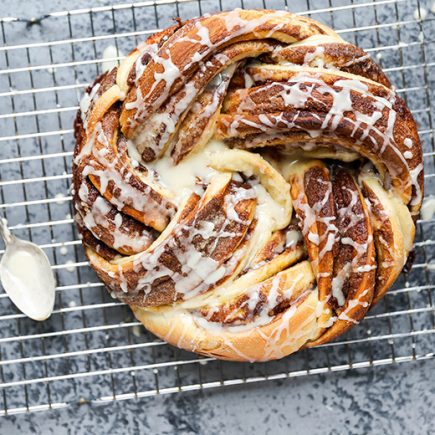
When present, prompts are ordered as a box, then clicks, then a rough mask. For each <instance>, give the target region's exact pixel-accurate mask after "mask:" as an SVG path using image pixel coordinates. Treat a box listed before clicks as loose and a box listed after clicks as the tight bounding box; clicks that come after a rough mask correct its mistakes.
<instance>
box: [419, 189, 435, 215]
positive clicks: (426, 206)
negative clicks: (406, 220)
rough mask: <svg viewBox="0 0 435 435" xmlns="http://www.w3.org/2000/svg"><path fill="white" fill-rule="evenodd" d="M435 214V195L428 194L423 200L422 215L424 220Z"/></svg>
mask: <svg viewBox="0 0 435 435" xmlns="http://www.w3.org/2000/svg"><path fill="white" fill-rule="evenodd" d="M434 215H435V196H432V195H431V196H428V197H427V198H425V199H424V200H423V204H422V206H421V212H420V216H421V219H422V220H424V221H430V220H432V219H433V217H434Z"/></svg>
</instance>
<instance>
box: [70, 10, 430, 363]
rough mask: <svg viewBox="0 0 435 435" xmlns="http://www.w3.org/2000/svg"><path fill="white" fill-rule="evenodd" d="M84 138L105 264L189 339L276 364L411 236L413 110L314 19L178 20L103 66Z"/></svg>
mask: <svg viewBox="0 0 435 435" xmlns="http://www.w3.org/2000/svg"><path fill="white" fill-rule="evenodd" d="M75 134H76V139H77V145H76V148H75V155H74V178H73V182H74V205H75V210H76V215H75V219H76V222H77V225H78V228H79V230H80V233H81V235H82V238H83V244H84V246H85V251H86V255H87V256H88V258H89V261H90V263H91V266H92V267H93V268H94V270H95V272H96V273H97V275H98V276H99V277H100V278H101V280H102V281H103V282H104V283H105V284H106V286H107V288H108V289H109V291H110V292H111V293H112V295H113V297H115V298H118V299H119V300H121V301H124V302H126V303H127V304H129V305H130V306H131V308H132V310H133V311H134V313H135V315H136V317H137V318H138V319H139V320H140V321H141V322H142V323H143V324H144V325H145V327H146V328H147V329H148V330H150V331H151V332H153V333H154V334H156V335H157V336H159V337H161V338H162V339H163V340H166V341H167V342H169V343H171V344H173V345H176V346H179V347H181V348H184V349H187V350H190V351H193V352H197V353H200V354H204V355H212V356H215V357H217V358H222V359H229V360H238V361H255V360H257V361H264V360H270V359H276V358H281V357H283V356H285V355H288V354H290V353H292V352H295V351H297V350H298V349H300V348H302V347H310V346H316V345H318V344H320V343H325V342H327V341H329V340H332V339H334V338H335V337H337V336H338V335H340V334H342V333H343V332H345V331H346V330H348V329H349V328H350V327H352V326H353V325H355V324H356V323H358V322H359V321H360V320H361V319H362V318H363V317H364V315H365V314H366V313H367V311H368V310H369V308H370V307H371V306H373V304H375V303H377V302H378V301H379V299H380V298H381V297H382V296H383V295H384V294H385V292H386V291H387V290H388V288H389V287H390V286H391V285H392V283H393V282H394V280H395V279H396V277H397V276H398V274H399V273H400V271H401V270H402V268H403V266H404V264H405V262H406V260H407V257H408V254H409V252H410V250H411V249H412V243H413V239H414V232H415V224H414V222H415V217H416V216H417V214H418V213H419V210H420V206H421V201H422V194H423V161H422V151H421V146H420V141H419V137H418V133H417V127H416V124H415V121H414V119H413V117H412V115H411V113H410V111H409V109H408V107H407V106H406V104H405V102H404V101H403V100H402V99H401V98H400V96H399V95H398V94H397V93H396V92H395V91H394V88H392V86H391V84H390V82H389V80H388V78H387V77H386V75H385V74H384V73H383V71H382V70H381V68H380V67H379V66H378V65H377V64H376V63H375V62H374V61H373V60H372V59H371V58H370V57H369V55H368V54H366V53H365V52H363V51H362V50H361V49H359V48H357V47H355V46H353V45H352V44H349V43H347V42H345V41H343V40H342V39H341V38H340V37H339V36H338V35H337V34H336V33H335V32H334V31H333V30H331V29H329V28H328V27H326V26H324V25H322V24H320V23H317V22H315V21H313V20H310V19H308V18H304V17H299V16H296V15H293V14H291V13H288V12H278V11H266V10H238V9H237V10H234V11H230V12H223V13H218V14H215V15H208V16H205V17H201V18H195V19H193V20H189V21H186V22H181V21H179V22H177V23H176V24H174V25H173V26H172V27H170V28H168V29H166V30H164V31H163V32H160V33H157V34H155V35H154V36H152V37H151V38H149V39H148V40H146V41H145V42H144V43H142V44H140V45H139V46H138V47H137V48H136V49H134V50H133V51H132V52H131V53H130V54H129V55H128V56H127V58H126V59H125V60H123V61H122V63H121V65H120V66H119V67H118V68H114V69H113V70H112V71H110V72H108V73H105V74H103V75H102V76H100V77H98V78H97V79H96V81H95V82H94V84H93V85H92V86H91V87H89V88H88V89H87V91H86V93H85V95H84V97H83V99H82V101H81V104H80V110H79V113H78V115H77V119H76V123H75Z"/></svg>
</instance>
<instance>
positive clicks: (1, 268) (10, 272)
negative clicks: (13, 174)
mask: <svg viewBox="0 0 435 435" xmlns="http://www.w3.org/2000/svg"><path fill="white" fill-rule="evenodd" d="M0 222H1V223H0V230H1V235H2V237H3V239H4V241H5V244H6V251H5V253H4V255H3V258H2V260H1V263H0V278H1V282H2V284H3V287H4V289H5V291H6V293H7V294H8V296H9V298H10V299H11V301H12V302H13V303H14V304H15V305H16V306H17V308H18V309H19V310H20V311H22V312H23V313H24V314H25V315H26V316H28V317H30V318H31V319H33V320H45V319H47V318H48V317H50V315H51V313H52V311H53V306H54V298H55V280H54V276H53V272H52V270H51V266H50V262H49V261H48V258H47V256H46V255H45V253H44V252H43V251H42V249H41V248H39V247H38V246H36V245H35V244H34V243H30V242H26V241H23V240H19V239H17V238H16V237H15V236H13V235H12V234H11V233H10V232H9V230H8V228H7V226H6V224H7V222H6V221H5V220H2V221H0Z"/></svg>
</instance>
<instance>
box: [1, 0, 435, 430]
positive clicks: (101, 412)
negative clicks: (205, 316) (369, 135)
mask: <svg viewBox="0 0 435 435" xmlns="http://www.w3.org/2000/svg"><path fill="white" fill-rule="evenodd" d="M271 1H273V0H271ZM365 1H367V0H365ZM358 2H359V1H355V3H358ZM90 3H92V5H94V6H100V5H106V4H116V3H122V1H114V2H110V1H93V2H89V1H85V0H76V1H74V2H72V1H67V0H52V1H48V0H42V1H38V2H36V1H35V2H33V1H32V2H30V1H15V2H12V1H5V0H0V15H4V16H17V17H26V18H32V17H40V16H43V15H44V14H46V13H47V12H49V11H58V10H64V9H68V8H69V9H71V8H81V7H86V6H89V5H90ZM205 3H207V5H210V4H211V2H210V1H208V2H204V4H205ZM224 3H225V5H224V6H225V7H226V8H229V7H230V5H232V4H234V2H231V1H228V2H224ZM245 3H246V4H245V6H248V3H250V2H249V1H248V0H246V2H245ZM275 3H276V4H277V6H279V4H284V1H280V0H277V1H276V2H275ZM290 3H291V2H290V1H289V2H288V4H289V5H290ZM295 3H298V4H302V3H304V4H308V5H309V6H311V7H316V8H321V7H329V5H330V4H333V5H335V6H346V5H349V4H350V1H348V0H332V2H329V0H311V2H306V1H305V0H303V1H298V2H293V3H292V4H295ZM360 3H361V2H360ZM420 3H421V4H422V5H423V6H424V7H425V8H426V9H429V8H430V6H431V1H430V0H425V1H423V2H420ZM215 4H217V1H216V2H215ZM237 5H240V4H239V3H238V4H237ZM253 5H254V3H253ZM416 5H417V1H416V0H411V1H409V2H404V3H401V4H400V7H401V8H404V10H406V11H407V12H406V13H404V15H403V17H404V18H403V19H404V20H405V19H408V18H409V17H410V16H411V17H412V13H413V11H414V10H415V8H416ZM254 6H257V7H259V6H261V1H260V2H256V3H255V5H254ZM392 8H393V6H392ZM299 10H301V8H299ZM391 10H394V9H391ZM184 13H186V14H188V12H186V10H184ZM337 16H341V15H337ZM171 18H172V16H171V15H170V13H169V12H168V14H167V15H166V16H163V15H162V17H161V23H159V24H162V25H163V24H165V23H166V22H167V21H169V20H170V19H171ZM318 18H319V19H320V18H321V17H318ZM326 18H327V17H326ZM370 19H371V18H370V17H369V18H367V23H369V22H370ZM378 19H379V20H380V22H383V21H382V15H381V16H380V17H378ZM385 21H388V17H385ZM59 22H61V21H59ZM42 23H43V24H42V25H36V26H35V25H34V26H32V27H31V29H30V30H27V31H26V29H25V25H23V26H21V27H20V28H17V29H18V30H17V31H16V33H15V34H14V35H13V36H14V38H15V41H16V42H17V43H19V42H20V41H21V42H22V41H29V42H30V41H32V40H33V41H37V40H39V39H41V38H42V39H45V40H50V39H54V38H56V37H59V38H62V37H67V36H65V34H66V30H65V28H56V21H54V24H53V23H51V22H48V21H44V20H43V21H42ZM74 23H75V25H76V26H77V27H76V28H75V29H74V37H79V36H80V34H81V32H80V30H81V28H80V26H81V23H80V21H74ZM99 24H100V25H101V26H102V28H103V29H104V30H105V31H107V29H108V28H109V27H110V20H108V21H107V22H101V23H99ZM335 25H340V23H339V22H338V23H337V22H336V23H335ZM129 26H130V24H129V23H124V25H123V28H122V30H123V31H126V29H128V28H129ZM83 28H84V30H83V33H82V34H85V33H84V32H85V31H87V30H86V29H85V24H83ZM412 31H413V32H415V29H414V30H412ZM26 32H32V33H31V35H32V37H31V38H29V37H28V33H26ZM389 32H392V30H391V29H387V32H386V34H385V35H382V37H383V38H384V39H383V44H384V45H387V43H388V41H389V38H391V40H392V41H394V37H395V36H394V35H392V33H391V35H390V34H389ZM432 34H433V33H431V32H427V35H426V37H428V38H430V40H431V41H432V38H433V37H432ZM417 36H418V35H417V33H412V34H411V35H410V37H409V40H415V39H416V37H417ZM370 38H371V36H370V35H366V34H365V33H364V32H362V31H361V32H360V33H359V39H360V41H358V42H359V43H361V44H362V45H363V46H364V45H366V46H370V44H372V43H373V41H371V40H370ZM392 43H394V42H392ZM86 49H87V48H86V47H84V48H83V51H85V50H86ZM98 49H99V50H100V47H99V48H98ZM127 49H128V48H127ZM124 51H125V52H126V51H127V50H124ZM32 54H33V52H32ZM56 54H58V53H56ZM88 54H89V53H81V52H78V54H77V55H78V56H82V55H83V57H84V58H86V56H87V55H88ZM68 55H70V54H68ZM408 55H409V56H411V54H410V53H409V54H408ZM427 55H428V56H433V51H432V50H429V49H428V50H427ZM41 56H46V53H45V52H44V51H43V50H41ZM59 56H60V57H59V59H60V60H62V53H60V54H59ZM384 56H387V53H386V54H384ZM66 59H67V60H68V58H66ZM60 60H57V61H60ZM389 61H391V62H394V59H393V60H391V59H389ZM416 62H417V61H416ZM23 64H26V62H24V63H22V65H23ZM17 65H20V63H19V62H17ZM418 73H419V72H418V71H416V72H415V74H417V75H418ZM86 74H87V75H86ZM92 74H94V73H93V72H92V71H85V72H84V73H83V77H80V79H81V80H90V79H91V78H92ZM413 74H414V73H413ZM65 75H66V73H65ZM392 75H393V76H394V77H393V78H394V80H395V82H398V81H400V80H401V79H403V77H400V76H399V74H398V73H397V74H395V73H394V72H392ZM57 77H58V80H59V81H60V82H61V83H63V82H62V73H61V72H59V73H58V75H57ZM36 79H38V77H37V78H36ZM417 79H418V77H417ZM68 80H69V78H68V77H67V78H66V79H65V83H67V84H69V83H70V81H68ZM403 80H404V79H403ZM412 80H413V79H412V77H411V78H409V77H408V78H407V81H408V82H406V83H401V85H402V86H406V85H408V86H409V82H412ZM1 90H2V91H3V89H1ZM419 99H420V100H421V96H419V95H416V96H415V101H416V107H419V104H421V102H420V100H419ZM70 102H71V101H69V103H70ZM27 103H28V101H27V100H26V101H24V100H23V103H22V104H23V105H22V107H21V108H18V110H31V108H30V109H29V108H28V106H27V105H26V104H27ZM68 122H70V121H67V122H66V124H65V125H62V126H61V127H62V128H68V125H69V124H68ZM421 122H423V123H424V122H426V121H425V120H424V119H423V120H422V121H421ZM23 128H25V126H23ZM50 128H51V129H53V128H58V127H50ZM50 128H49V129H50ZM12 134H13V133H12ZM69 145H71V144H69ZM32 146H33V145H32ZM429 146H430V145H429ZM35 150H36V148H35ZM51 151H53V150H51ZM426 151H427V150H426ZM4 152H5V151H4V150H3V151H2V150H0V154H1V153H4ZM35 152H37V150H36V151H35ZM1 157H4V156H3V154H1ZM429 170H432V171H433V168H430V169H429ZM53 171H54V169H53ZM1 175H2V177H3V176H4V177H7V174H5V173H3V174H1ZM37 175H38V173H36V172H35V173H32V172H29V174H27V176H37ZM2 179H3V178H2ZM35 213H36V212H35ZM63 213H65V212H64V211H63ZM9 217H10V220H11V222H12V223H17V222H21V221H20V220H19V219H20V217H19V216H17V217H16V219H17V221H16V222H14V218H15V217H14V215H12V216H9ZM30 217H31V218H32V215H31V216H30ZM33 217H36V218H38V216H37V215H36V214H35V216H33ZM54 218H55V217H54ZM433 230H434V227H433V226H432V227H430V228H429V227H428V229H427V232H426V237H425V236H424V234H420V235H419V237H420V238H422V239H427V238H428V237H429V236H428V234H429V235H430V234H433V232H432V233H431V232H428V231H433ZM35 237H36V236H35ZM41 237H42V236H41ZM40 242H41V243H45V242H46V241H45V240H43V239H41V240H40ZM419 255H420V254H419ZM421 255H423V254H421ZM424 255H426V257H425V261H430V260H431V259H432V261H433V256H434V253H433V252H430V251H426V252H425V254H424ZM417 261H423V260H421V259H420V260H417ZM422 276H423V274H422V273H421V270H417V271H416V272H415V273H414V274H411V275H410V276H409V277H408V279H409V282H410V283H411V285H417V284H418V283H421V279H422ZM431 278H433V274H432V275H430V274H429V275H426V278H425V279H426V280H430V279H431ZM82 279H84V278H83V277H82ZM399 285H400V286H404V282H403V281H401V282H400V283H399ZM430 291H431V289H429V292H430ZM412 297H413V298H414V299H412V301H411V302H412V304H414V303H415V305H413V307H416V308H419V307H420V306H426V304H427V301H426V300H425V299H424V297H426V295H425V294H423V293H422V294H421V295H420V296H418V297H417V296H412ZM419 298H420V299H419ZM387 299H388V301H389V303H393V304H396V305H395V307H396V309H397V310H400V309H406V308H407V307H409V302H408V301H407V300H402V299H399V297H397V298H395V297H393V296H388V297H387ZM89 303H90V302H89ZM418 304H420V305H418ZM385 309H388V307H386V306H384V305H383V304H380V305H379V306H378V307H377V308H376V310H377V311H376V312H383V310H385ZM390 310H391V305H390ZM396 320H397V322H396ZM399 320H400V319H393V324H392V326H391V325H390V327H391V328H392V332H393V333H400V332H406V331H408V329H409V320H408V318H406V319H404V320H403V322H402V323H400V322H399ZM74 321H78V322H81V319H80V318H79V317H77V318H74V317H72V318H71V325H70V327H72V325H73V324H74ZM413 321H414V324H413V326H412V327H413V328H414V329H423V328H430V327H431V324H430V321H431V320H430V319H429V317H427V318H423V317H414V318H413ZM373 323H374V322H373ZM79 324H80V323H79ZM369 325H370V329H371V332H370V331H369V330H368V327H367V325H366V326H362V325H361V326H360V327H359V329H358V330H357V328H355V334H356V335H355V337H356V338H357V337H361V336H365V335H364V334H368V335H370V333H371V334H372V336H373V335H375V334H376V325H373V326H372V324H371V323H370V324H369ZM14 327H15V324H11V325H10V328H11V331H12V332H10V334H14V333H15V332H14V331H15V330H14V329H13V328H14ZM27 327H28V328H33V327H34V325H32V324H30V323H24V322H23V323H22V327H21V328H22V329H21V333H23V332H22V331H23V328H24V330H25V331H26V329H25V328H27ZM50 327H51V325H50ZM364 328H365V329H364ZM379 328H380V329H379V331H380V332H378V334H380V333H382V331H383V332H384V333H385V328H386V326H385V325H379ZM382 328H383V329H382ZM402 328H404V329H402ZM406 328H408V329H406ZM364 331H365V332H364ZM8 334H9V332H7V333H6V332H5V329H4V330H3V331H1V332H0V336H1V337H3V336H8ZM358 334H360V335H358ZM113 336H114V337H113V342H112V344H116V340H117V338H116V335H115V333H113ZM103 339H104V337H103V338H102V340H103ZM140 339H141V340H145V339H150V338H149V336H146V337H145V336H144V335H142V336H141V338H140ZM105 340H106V341H104V342H103V344H104V345H107V339H105ZM138 341H139V340H138ZM384 345H385V347H383V346H384ZM395 345H396V348H395V349H396V352H397V355H396V356H401V355H409V353H410V349H411V346H414V347H412V349H414V350H415V352H417V353H418V354H423V353H427V352H430V351H433V348H434V340H433V334H432V335H428V336H422V337H421V338H417V339H416V340H415V341H413V342H412V343H411V342H410V341H409V340H408V341H407V340H405V339H404V340H403V341H400V340H396V344H395ZM53 346H54V345H53ZM389 346H390V344H388V343H387V342H385V341H379V342H378V341H376V342H375V343H374V345H373V347H370V349H369V350H367V349H364V352H370V354H374V357H375V358H378V359H382V358H385V357H387V356H390V353H391V349H389ZM362 347H363V346H362V345H361V348H362ZM60 349H61V351H62V348H60ZM337 349H338V350H337V351H336V355H332V354H331V355H329V354H328V356H329V357H330V358H335V359H334V361H336V364H339V363H345V362H346V358H347V357H348V356H347V354H344V352H347V349H345V348H344V346H343V347H338V348H337ZM352 349H353V350H354V349H356V347H353V348H352ZM1 350H2V352H3V353H7V352H9V349H6V348H5V347H3V348H2V349H1ZM322 352H323V354H325V353H326V352H327V351H326V350H325V351H321V350H319V351H316V353H311V354H310V355H311V357H312V358H313V359H312V360H310V361H309V363H310V366H311V367H321V366H322V364H324V362H322V361H321V358H322V357H323V356H324V355H323V354H322ZM341 352H343V353H341ZM364 352H361V355H359V358H360V359H358V355H357V352H355V354H352V355H353V358H355V361H364V360H366V359H367V355H366V354H364ZM402 352H403V353H402ZM11 354H12V351H11ZM168 358H169V357H168ZM297 358H298V357H295V358H294V359H293V360H292V361H299V360H298V359H297ZM316 358H319V360H317V359H316ZM301 361H302V363H303V358H302V357H301V358H300V361H299V362H301ZM330 361H331V360H330ZM139 362H140V361H139ZM79 363H80V362H79ZM79 363H78V367H79V368H81V366H80V365H79ZM93 363H95V364H96V368H97V369H98V368H105V367H106V366H101V367H100V366H98V364H100V363H101V364H104V363H105V361H93ZM223 367H224V370H228V378H231V373H232V372H231V370H233V369H234V368H233V367H232V366H229V365H224V366H223ZM271 367H274V366H271ZM301 367H302V366H301ZM434 369H435V361H434V360H429V361H423V362H410V363H403V364H393V365H388V366H380V367H373V368H367V369H361V370H349V371H342V372H337V373H328V374H324V375H310V376H304V377H300V378H292V379H286V380H281V381H270V382H259V383H253V384H250V385H242V386H237V387H226V388H218V389H211V390H207V391H203V392H198V391H196V392H187V393H182V394H175V395H165V396H156V397H150V398H146V399H137V400H135V399H133V400H126V401H119V402H112V403H109V404H107V405H98V404H96V403H93V402H92V403H90V404H89V403H87V404H83V405H78V404H74V403H78V399H79V396H78V394H77V392H76V387H77V385H75V386H74V390H73V389H72V387H71V386H70V385H69V384H64V385H63V386H62V388H63V389H61V390H58V393H57V399H58V400H61V399H62V398H63V397H65V400H66V401H71V403H72V404H71V405H70V406H69V407H68V408H67V409H62V410H52V411H47V412H39V413H32V414H22V415H17V416H7V417H3V418H0V433H1V434H18V433H20V434H23V433H24V434H27V433H37V434H56V435H57V434H59V435H62V434H111V435H112V434H113V435H114V434H126V433H162V434H196V433H201V434H203V433H204V434H257V433H258V434H263V433H264V434H267V433H270V434H273V435H279V434H289V433H295V434H306V433H307V434H368V433H373V434H384V433H385V434H402V433H403V434H430V433H435V430H434V428H433V424H434V421H435V410H434V407H433V402H434V398H435V380H434V376H433V371H434ZM204 370H205V371H206V370H207V366H205V367H204ZM261 370H262V369H259V371H261ZM272 370H273V368H272ZM276 370H277V372H278V368H276ZM226 374H227V373H226ZM19 375H20V374H19V373H12V375H11V376H13V377H12V380H15V379H20V377H19ZM27 375H28V376H30V375H29V372H28V373H27ZM186 382H187V381H186ZM191 382H192V383H194V382H196V381H195V380H193V381H191ZM77 384H78V385H79V387H77V390H78V391H82V390H83V389H85V391H86V392H87V393H88V396H86V397H87V398H88V399H92V396H93V395H94V396H95V397H99V396H100V395H104V394H106V395H107V394H108V393H107V391H110V388H109V389H107V388H106V387H107V386H106V385H103V384H104V383H102V384H99V380H98V379H97V380H95V379H93V378H91V379H83V380H81V382H77ZM88 384H89V385H88ZM38 389H40V391H39V390H38ZM30 391H31V396H32V397H33V396H34V397H36V399H35V400H37V399H38V398H39V395H38V394H39V393H40V395H41V397H42V396H43V394H44V391H43V387H42V386H37V387H36V388H31V390H30ZM59 391H60V393H59ZM6 394H10V395H11V397H12V392H9V390H8V392H7V393H6ZM14 394H15V393H14ZM16 394H17V396H19V395H22V394H23V390H18V389H17V391H16ZM32 397H31V399H32ZM18 399H19V398H18ZM18 399H17V403H18ZM41 400H42V399H41Z"/></svg>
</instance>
